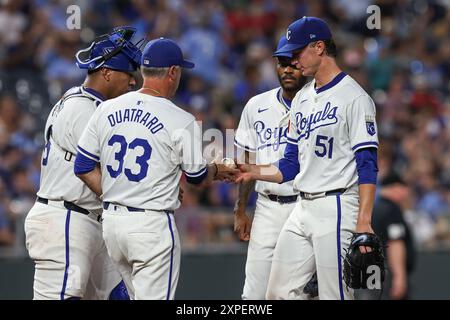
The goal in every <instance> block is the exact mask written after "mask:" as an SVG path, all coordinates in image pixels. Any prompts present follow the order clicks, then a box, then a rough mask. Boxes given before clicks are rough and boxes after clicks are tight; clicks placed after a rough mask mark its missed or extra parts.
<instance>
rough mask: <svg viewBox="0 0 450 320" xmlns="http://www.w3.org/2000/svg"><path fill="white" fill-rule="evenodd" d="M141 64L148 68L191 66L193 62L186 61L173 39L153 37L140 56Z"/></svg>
mask: <svg viewBox="0 0 450 320" xmlns="http://www.w3.org/2000/svg"><path fill="white" fill-rule="evenodd" d="M141 65H142V66H144V67H149V68H166V67H171V66H180V67H183V68H189V69H191V68H193V67H194V66H195V64H194V63H192V62H190V61H186V60H184V58H183V53H182V52H181V49H180V47H179V46H178V45H177V44H176V43H175V41H173V40H170V39H165V38H159V39H154V40H152V41H150V42H149V43H147V45H146V46H145V48H144V51H143V53H142V57H141Z"/></svg>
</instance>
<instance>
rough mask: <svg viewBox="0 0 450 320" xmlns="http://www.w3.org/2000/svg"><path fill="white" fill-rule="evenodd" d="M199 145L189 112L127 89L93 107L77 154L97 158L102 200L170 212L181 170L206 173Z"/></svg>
mask: <svg viewBox="0 0 450 320" xmlns="http://www.w3.org/2000/svg"><path fill="white" fill-rule="evenodd" d="M201 143H202V141H201V132H200V127H199V125H198V124H197V123H196V122H195V118H194V116H193V115H191V114H190V113H188V112H186V111H184V110H182V109H181V108H179V107H177V106H176V105H175V104H173V103H172V102H171V101H169V100H167V99H164V98H161V97H154V96H150V95H146V94H142V93H138V92H130V93H127V94H124V95H122V96H120V97H117V98H115V99H111V100H108V101H106V102H104V103H103V104H102V105H100V106H99V107H98V108H97V110H96V111H95V113H94V115H93V116H92V118H91V120H90V121H89V124H88V126H87V128H86V130H85V131H84V133H83V135H82V137H81V139H80V142H79V146H78V152H80V153H81V154H83V155H84V156H86V157H88V158H90V159H92V160H95V161H99V162H100V164H101V170H102V190H103V201H106V202H111V203H116V204H120V205H124V206H129V207H135V208H139V209H146V210H175V209H177V208H178V207H179V205H180V202H179V200H178V192H179V180H180V176H181V171H182V170H183V171H184V172H185V173H186V175H187V176H190V177H197V176H200V175H202V174H204V173H205V171H206V160H205V159H204V158H203V155H202V145H201Z"/></svg>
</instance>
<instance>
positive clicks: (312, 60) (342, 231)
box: [236, 17, 378, 300]
mask: <svg viewBox="0 0 450 320" xmlns="http://www.w3.org/2000/svg"><path fill="white" fill-rule="evenodd" d="M286 38H287V40H288V42H287V44H286V45H285V46H283V47H282V48H281V49H280V50H278V53H282V52H292V53H293V59H294V62H293V63H296V64H297V67H299V68H300V70H301V71H302V74H303V76H313V77H314V80H313V81H312V82H310V83H308V84H306V85H305V86H304V87H303V89H302V90H300V91H299V92H298V93H297V95H296V96H295V98H294V100H293V101H292V108H291V118H290V128H289V132H288V142H289V143H288V146H287V147H286V150H285V155H284V158H283V159H281V160H280V161H279V162H278V163H277V164H276V166H275V165H270V166H248V165H240V169H241V170H242V171H246V172H245V173H242V174H241V175H240V177H238V178H237V179H236V181H237V182H241V181H249V180H252V179H258V180H259V179H261V180H265V181H271V182H278V183H284V182H286V181H289V180H292V179H294V189H295V190H298V191H299V192H300V196H301V199H300V201H299V202H298V203H297V204H296V206H295V209H294V211H293V212H292V214H291V215H290V217H289V218H288V220H287V221H286V223H285V225H284V227H283V229H282V231H281V233H280V237H279V238H278V242H277V245H276V248H275V252H274V257H273V262H272V270H271V273H270V278H269V284H268V289H267V294H266V298H268V299H304V298H305V297H304V294H303V291H302V288H304V286H305V285H306V283H307V282H308V280H309V279H310V278H311V276H312V274H313V273H314V272H315V271H317V280H318V288H319V298H320V299H321V300H322V299H341V300H343V299H352V298H353V292H352V290H348V289H347V287H346V285H345V283H343V280H342V267H343V264H342V256H344V255H345V250H346V248H348V246H349V242H350V237H351V235H352V232H369V233H373V231H372V228H371V216H372V207H373V201H374V197H375V184H376V176H377V171H378V168H377V153H376V150H377V146H378V138H377V133H376V132H377V129H376V123H375V105H374V103H373V101H372V99H371V98H370V97H369V95H368V94H367V93H366V92H365V91H364V90H363V89H362V88H361V87H360V86H359V85H358V83H356V81H355V80H353V79H352V78H351V77H350V76H348V75H346V74H345V73H343V72H342V71H341V70H340V69H339V67H338V66H337V64H336V62H335V54H336V48H335V45H334V42H333V40H332V36H331V32H330V30H329V28H328V26H327V24H326V23H325V21H323V20H321V19H318V18H314V17H303V18H302V19H299V20H297V21H295V22H294V23H293V24H291V25H290V26H289V27H288V29H287V33H286ZM360 250H361V251H362V253H365V252H366V250H368V248H367V247H361V248H360Z"/></svg>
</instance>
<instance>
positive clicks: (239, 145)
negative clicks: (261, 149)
mask: <svg viewBox="0 0 450 320" xmlns="http://www.w3.org/2000/svg"><path fill="white" fill-rule="evenodd" d="M234 144H235V145H236V146H237V147H239V148H241V149H244V150H246V151H250V152H256V149H254V148H250V147H249V146H246V145H244V144H242V143H240V142H239V141H237V140H236V138H234Z"/></svg>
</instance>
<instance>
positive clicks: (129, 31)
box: [75, 27, 144, 72]
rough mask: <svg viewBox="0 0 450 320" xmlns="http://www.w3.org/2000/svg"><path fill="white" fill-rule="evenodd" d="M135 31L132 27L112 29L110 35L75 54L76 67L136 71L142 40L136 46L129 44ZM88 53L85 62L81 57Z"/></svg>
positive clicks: (101, 37) (98, 39)
mask: <svg viewBox="0 0 450 320" xmlns="http://www.w3.org/2000/svg"><path fill="white" fill-rule="evenodd" d="M135 33H136V29H135V28H132V27H118V28H114V30H113V32H111V33H110V34H105V35H102V36H100V37H98V38H97V39H96V40H94V42H92V43H91V45H90V46H89V47H88V48H86V49H82V50H80V51H78V52H77V54H76V55H75V57H76V59H77V66H78V67H79V68H80V69H88V70H96V69H98V68H100V67H105V68H109V69H112V70H117V71H123V72H134V71H136V70H137V68H138V67H139V64H140V59H141V55H142V52H141V49H140V47H141V46H142V45H143V42H144V39H141V40H139V41H138V42H137V43H136V44H133V43H132V42H131V39H132V38H133V36H134V34H135ZM87 52H89V57H88V58H87V59H85V60H83V58H81V56H82V55H83V54H85V53H87Z"/></svg>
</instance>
